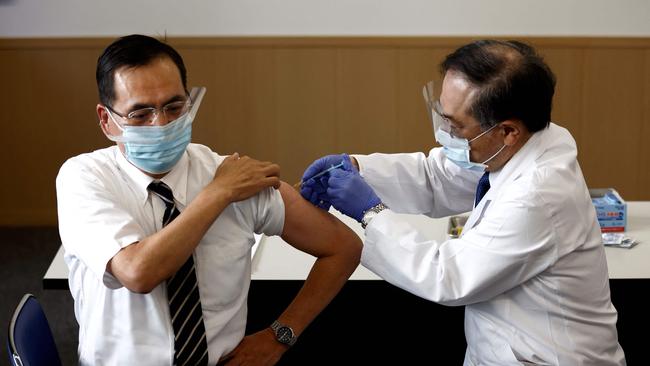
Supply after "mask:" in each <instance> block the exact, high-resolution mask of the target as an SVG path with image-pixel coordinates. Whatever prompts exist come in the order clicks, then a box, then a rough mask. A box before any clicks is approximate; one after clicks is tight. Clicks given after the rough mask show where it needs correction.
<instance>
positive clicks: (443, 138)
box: [422, 81, 506, 172]
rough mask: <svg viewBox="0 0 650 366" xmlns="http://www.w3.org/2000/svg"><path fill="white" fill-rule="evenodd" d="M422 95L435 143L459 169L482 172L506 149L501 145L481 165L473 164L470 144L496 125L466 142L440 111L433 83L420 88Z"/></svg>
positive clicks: (430, 82)
mask: <svg viewBox="0 0 650 366" xmlns="http://www.w3.org/2000/svg"><path fill="white" fill-rule="evenodd" d="M422 95H423V97H424V102H425V103H426V105H427V112H428V114H429V118H430V119H431V124H432V125H433V133H434V136H435V138H436V141H438V143H439V144H440V145H442V147H443V152H444V154H445V156H446V157H447V159H449V160H451V161H452V162H454V163H456V165H458V166H460V167H461V168H465V169H470V170H475V171H481V172H482V171H484V170H485V169H486V168H487V165H486V164H487V163H488V162H489V161H491V160H492V159H494V158H495V157H496V156H497V155H499V153H500V152H501V151H502V150H503V149H504V148H505V147H506V145H503V146H502V147H501V148H500V149H499V150H498V151H497V152H496V153H495V154H493V155H492V156H490V157H489V158H488V159H486V160H485V161H484V162H482V163H475V162H472V161H471V160H470V156H469V152H470V150H471V147H470V143H471V142H472V141H474V140H476V139H478V138H479V137H481V136H483V135H485V134H486V133H488V132H490V131H492V129H494V128H495V127H497V126H498V124H496V125H494V126H492V127H490V128H488V129H487V130H485V131H483V132H481V133H480V134H479V135H478V136H476V137H474V138H472V139H471V140H467V139H466V138H462V137H458V136H455V135H454V133H453V128H452V125H451V122H450V121H449V119H448V118H445V117H444V116H443V115H442V113H440V112H439V110H440V102H439V101H438V100H435V99H434V98H433V95H434V92H433V81H429V82H428V83H426V84H425V85H424V87H423V88H422Z"/></svg>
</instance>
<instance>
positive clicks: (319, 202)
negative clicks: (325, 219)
mask: <svg viewBox="0 0 650 366" xmlns="http://www.w3.org/2000/svg"><path fill="white" fill-rule="evenodd" d="M328 179H329V176H328V175H327V174H325V175H323V176H321V177H319V178H316V179H315V180H314V179H309V180H307V181H306V182H305V183H303V185H302V187H300V194H301V195H302V196H303V197H304V198H305V199H306V200H307V201H309V202H311V203H312V204H313V205H314V206H317V207H319V208H322V209H323V210H325V211H328V210H329V209H330V206H332V204H331V203H330V200H329V197H328V196H327V180H328Z"/></svg>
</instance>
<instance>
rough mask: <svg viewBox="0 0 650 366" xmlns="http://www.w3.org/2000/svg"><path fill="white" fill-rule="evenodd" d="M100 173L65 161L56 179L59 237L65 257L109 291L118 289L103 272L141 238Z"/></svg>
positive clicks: (140, 231) (134, 222) (116, 193)
mask: <svg viewBox="0 0 650 366" xmlns="http://www.w3.org/2000/svg"><path fill="white" fill-rule="evenodd" d="M101 174H104V173H102V172H100V171H95V170H93V169H92V167H89V166H86V165H83V164H80V163H79V162H77V161H75V160H74V159H71V160H68V161H67V162H66V163H65V164H64V165H63V166H62V167H61V169H60V171H59V174H58V176H57V179H56V191H57V208H58V219H59V234H60V236H61V241H62V243H63V246H64V248H65V252H66V256H74V257H76V258H77V259H78V260H80V261H82V262H84V263H85V264H86V266H87V267H88V268H90V270H91V271H92V272H93V273H94V274H95V276H97V278H101V279H102V281H103V283H104V284H105V285H106V286H107V287H109V288H113V289H115V288H120V287H122V285H121V284H120V283H119V282H118V281H117V279H115V278H114V277H113V276H112V275H111V274H110V273H109V272H108V271H107V270H106V265H107V264H108V261H109V260H111V258H113V256H115V254H117V252H119V251H120V249H122V248H123V247H125V246H127V245H129V244H132V243H134V242H137V241H139V240H141V239H142V238H144V237H145V236H146V235H145V232H144V230H143V228H142V227H140V226H139V225H138V224H137V223H136V220H134V219H133V215H132V214H130V213H129V212H128V210H127V209H126V208H125V207H123V206H121V205H120V204H119V202H120V200H119V198H118V197H117V196H118V195H119V192H118V191H116V190H115V188H114V187H110V186H107V184H106V183H105V182H107V181H108V182H110V181H111V180H105V181H104V180H102V179H100V177H101Z"/></svg>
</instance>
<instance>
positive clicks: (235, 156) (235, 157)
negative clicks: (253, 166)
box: [226, 152, 239, 161]
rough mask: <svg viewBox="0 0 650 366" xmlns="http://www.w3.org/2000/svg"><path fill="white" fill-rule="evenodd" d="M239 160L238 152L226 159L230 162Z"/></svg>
mask: <svg viewBox="0 0 650 366" xmlns="http://www.w3.org/2000/svg"><path fill="white" fill-rule="evenodd" d="M238 159H239V153H238V152H234V153H232V155H230V156H228V157H227V158H226V160H229V161H230V160H238Z"/></svg>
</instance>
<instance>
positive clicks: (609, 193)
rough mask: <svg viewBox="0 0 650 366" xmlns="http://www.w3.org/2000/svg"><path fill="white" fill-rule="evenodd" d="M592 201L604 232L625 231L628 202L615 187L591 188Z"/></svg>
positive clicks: (601, 229)
mask: <svg viewBox="0 0 650 366" xmlns="http://www.w3.org/2000/svg"><path fill="white" fill-rule="evenodd" d="M589 194H590V195H591V202H593V204H594V207H595V208H596V214H597V216H598V224H600V231H601V232H603V233H610V232H620V231H625V225H626V223H627V204H626V203H625V201H624V200H623V198H621V195H620V194H618V192H616V190H615V189H613V188H597V189H590V190H589Z"/></svg>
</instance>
